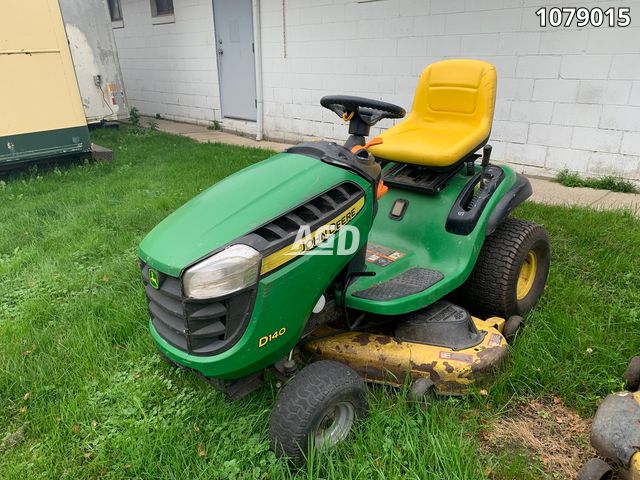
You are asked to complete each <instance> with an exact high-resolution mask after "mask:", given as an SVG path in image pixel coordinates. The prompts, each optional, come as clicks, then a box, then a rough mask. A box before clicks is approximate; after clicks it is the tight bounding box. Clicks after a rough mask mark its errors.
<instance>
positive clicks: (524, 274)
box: [517, 250, 538, 300]
mask: <svg viewBox="0 0 640 480" xmlns="http://www.w3.org/2000/svg"><path fill="white" fill-rule="evenodd" d="M537 272H538V256H537V255H536V253H535V252H534V251H533V250H530V251H529V253H527V258H525V259H524V262H522V266H521V267H520V273H519V274H518V292H517V298H518V300H522V299H523V298H525V297H526V296H527V295H529V292H530V291H531V287H533V282H534V280H535V279H536V273H537Z"/></svg>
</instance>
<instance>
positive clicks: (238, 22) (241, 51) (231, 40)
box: [213, 0, 257, 120]
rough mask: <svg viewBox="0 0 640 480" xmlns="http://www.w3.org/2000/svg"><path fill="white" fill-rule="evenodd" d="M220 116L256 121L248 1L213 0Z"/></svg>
mask: <svg viewBox="0 0 640 480" xmlns="http://www.w3.org/2000/svg"><path fill="white" fill-rule="evenodd" d="M213 16H214V24H215V35H216V49H217V55H218V77H219V79H220V104H221V108H222V116H223V117H229V118H239V119H242V120H255V119H256V109H257V107H256V71H255V58H254V48H253V18H252V12H251V0H213Z"/></svg>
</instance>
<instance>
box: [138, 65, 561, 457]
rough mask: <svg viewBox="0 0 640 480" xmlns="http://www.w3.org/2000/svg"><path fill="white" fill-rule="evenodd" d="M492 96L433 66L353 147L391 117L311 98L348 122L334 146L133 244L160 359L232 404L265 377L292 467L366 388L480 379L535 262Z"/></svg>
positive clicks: (241, 175)
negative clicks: (496, 156) (496, 157)
mask: <svg viewBox="0 0 640 480" xmlns="http://www.w3.org/2000/svg"><path fill="white" fill-rule="evenodd" d="M495 95H496V71H495V68H494V67H493V66H492V65H491V64H488V63H485V62H481V61H475V60H447V61H443V62H438V63H435V64H433V65H431V66H429V67H427V68H426V69H425V70H424V71H423V73H422V75H421V77H420V79H419V83H418V87H417V91H416V94H415V99H414V102H413V109H412V111H411V112H410V113H409V115H408V116H407V118H406V119H405V120H403V121H402V122H399V123H397V124H396V125H395V126H393V127H391V128H389V129H388V130H386V131H385V132H384V133H382V134H381V135H380V136H379V137H376V138H373V139H371V140H370V141H369V142H367V141H366V137H367V136H369V133H370V128H371V127H372V126H373V125H375V124H376V123H377V122H379V121H380V120H382V119H385V118H387V119H400V118H403V117H404V116H405V113H406V112H405V111H404V109H402V108H401V107H399V106H396V105H392V104H389V103H385V102H382V101H378V100H372V99H366V98H361V97H353V96H344V95H337V96H327V97H323V98H322V100H321V104H322V105H323V106H324V107H326V108H328V109H330V110H332V111H333V112H335V113H336V114H337V115H338V116H339V117H341V118H342V119H343V120H344V121H345V122H348V125H349V134H350V135H349V138H348V139H347V141H346V143H345V144H344V145H338V144H336V143H332V142H328V141H318V142H309V143H302V144H299V145H297V146H292V147H291V148H289V149H288V150H287V151H286V152H284V153H280V154H277V155H274V156H273V157H271V158H269V159H267V160H264V161H262V162H260V163H257V164H255V165H253V166H250V167H248V168H246V169H244V170H242V171H240V172H238V173H236V174H234V175H231V176H230V177H228V178H226V179H224V180H223V181H221V182H219V183H217V184H216V185H215V186H213V187H211V188H209V189H208V190H206V191H204V192H202V193H201V194H200V195H198V196H197V197H195V198H194V199H193V200H191V201H190V202H188V203H187V204H186V205H184V206H183V207H181V208H180V209H178V210H177V211H175V212H174V213H172V214H171V215H170V216H168V217H167V218H166V219H165V220H164V221H162V222H161V223H160V224H159V225H158V226H156V227H155V229H154V230H153V231H152V232H151V233H149V235H148V236H147V237H146V238H145V239H144V240H143V242H142V243H141V245H140V249H139V257H140V266H141V269H142V280H143V283H144V288H145V291H146V294H147V298H148V304H149V311H150V314H151V320H150V329H151V334H152V336H153V339H154V340H155V342H156V344H157V346H158V348H159V350H160V352H161V353H162V354H163V355H164V357H166V358H167V359H168V360H169V361H170V362H173V363H174V364H176V365H179V366H182V367H185V368H188V369H192V370H194V371H196V372H198V373H200V374H201V375H202V376H204V377H206V378H207V379H209V380H210V381H211V382H212V383H214V384H215V385H217V386H218V387H219V388H221V389H222V390H223V391H225V392H226V393H227V394H228V395H229V396H230V397H231V398H238V397H241V396H243V395H245V394H247V393H249V392H251V391H253V390H254V389H256V388H258V387H259V386H260V385H261V384H262V382H263V375H264V372H265V371H266V370H270V371H271V372H273V373H274V374H275V375H276V376H277V377H278V378H279V381H280V382H282V383H283V384H285V386H284V388H283V389H282V391H281V393H280V395H279V397H278V399H277V402H276V405H275V407H274V409H273V412H272V415H271V420H270V436H271V440H272V443H273V446H274V448H275V449H276V451H277V452H278V453H279V454H286V455H288V456H290V457H292V458H293V459H294V460H300V461H301V459H303V457H304V455H305V454H306V452H307V449H308V447H309V445H310V444H314V445H315V446H316V447H327V446H331V445H334V444H335V443H337V442H339V441H341V440H343V439H344V438H345V437H346V436H347V435H348V433H349V431H350V430H351V427H352V426H353V424H354V421H355V420H356V419H357V418H358V417H361V416H364V415H365V413H366V412H367V399H366V391H367V390H366V386H365V381H368V382H374V383H383V384H391V385H398V386H399V385H404V384H407V385H408V386H410V388H409V390H410V392H411V395H412V396H413V397H415V398H422V397H424V396H425V395H427V394H431V393H433V392H436V393H441V394H453V395H460V394H464V393H465V392H467V391H468V390H469V389H470V388H477V387H478V386H479V385H481V384H482V382H484V381H486V380H488V379H490V378H491V377H492V376H493V375H494V373H495V372H496V369H497V368H498V366H499V365H500V364H501V363H502V361H503V360H504V358H505V356H506V354H507V341H508V340H509V339H511V338H513V337H514V336H515V334H516V332H517V331H518V328H519V327H520V325H521V323H522V317H521V316H522V315H523V314H524V313H526V312H527V311H529V310H530V309H531V308H532V307H533V306H534V305H535V304H536V302H537V301H538V299H539V297H540V296H541V294H542V292H543V289H544V287H545V283H546V277H547V273H548V269H549V259H550V246H549V240H548V237H547V233H546V232H545V230H544V228H543V227H542V226H540V225H537V224H534V223H532V222H528V221H523V220H517V219H514V218H511V217H509V214H510V213H511V212H512V210H513V209H514V208H516V207H517V206H518V205H519V204H520V203H521V202H523V201H524V200H525V199H526V198H527V197H529V196H530V195H531V186H530V184H529V181H528V180H527V179H526V178H525V177H524V176H521V175H519V174H516V173H515V172H514V171H513V170H511V169H510V168H508V167H506V166H498V165H493V164H491V163H490V156H491V147H490V146H489V145H487V141H488V139H489V134H490V131H491V126H492V120H493V112H494V103H495ZM479 150H481V151H482V153H481V154H478V153H476V152H478V151H479ZM469 311H472V312H473V313H474V314H475V315H477V316H471V315H470V314H469ZM302 365H306V366H305V367H304V368H301V366H302Z"/></svg>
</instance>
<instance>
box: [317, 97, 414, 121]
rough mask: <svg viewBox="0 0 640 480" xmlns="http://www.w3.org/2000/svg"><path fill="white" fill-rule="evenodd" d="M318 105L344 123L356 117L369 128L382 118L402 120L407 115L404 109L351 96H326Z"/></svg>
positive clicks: (370, 99) (378, 101)
mask: <svg viewBox="0 0 640 480" xmlns="http://www.w3.org/2000/svg"><path fill="white" fill-rule="evenodd" d="M320 105H322V106H323V107H325V108H328V109H329V110H331V111H332V112H334V113H335V114H336V115H338V116H339V117H340V118H342V119H343V120H345V121H350V120H351V119H352V118H353V117H354V116H358V117H360V119H361V120H362V121H363V122H364V123H365V124H367V125H369V126H370V127H372V126H373V125H375V124H376V123H378V122H379V121H380V120H382V119H383V118H402V117H404V116H405V115H406V113H407V112H406V111H405V109H404V108H402V107H399V106H398V105H394V104H392V103H387V102H382V101H380V100H374V99H372V98H364V97H354V96H351V95H327V96H325V97H322V98H321V99H320Z"/></svg>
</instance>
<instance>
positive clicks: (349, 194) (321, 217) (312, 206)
mask: <svg viewBox="0 0 640 480" xmlns="http://www.w3.org/2000/svg"><path fill="white" fill-rule="evenodd" d="M363 196H364V190H362V188H360V187H359V186H358V185H356V184H355V183H352V182H345V183H342V184H340V185H338V186H336V187H333V188H332V189H331V190H328V191H326V192H324V193H322V194H320V195H318V196H317V197H315V198H312V199H311V200H309V201H307V202H306V203H303V204H302V205H300V206H298V207H296V208H294V209H293V210H291V211H289V212H287V213H285V214H284V215H282V216H280V217H278V218H276V219H274V220H272V221H271V222H269V223H267V224H266V225H263V226H262V227H259V228H257V229H256V230H255V231H254V232H253V233H250V234H249V235H247V236H246V237H245V238H244V239H243V240H241V241H240V242H238V243H245V241H247V242H249V243H250V244H253V245H260V246H261V248H260V250H261V251H262V253H263V255H264V254H269V253H271V252H273V251H275V250H278V249H279V248H282V247H284V246H285V245H287V244H288V243H290V242H292V241H293V239H295V237H296V235H297V234H298V232H299V231H300V228H302V227H306V226H308V227H309V230H310V231H314V230H316V229H317V228H319V227H321V226H322V225H325V224H327V223H329V222H330V221H331V220H333V219H334V218H335V217H337V216H338V215H339V214H340V213H342V212H343V211H344V210H346V209H347V208H349V207H350V206H351V205H353V204H354V203H356V202H357V201H358V200H359V199H360V198H362V197H363Z"/></svg>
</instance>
